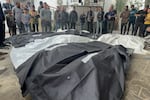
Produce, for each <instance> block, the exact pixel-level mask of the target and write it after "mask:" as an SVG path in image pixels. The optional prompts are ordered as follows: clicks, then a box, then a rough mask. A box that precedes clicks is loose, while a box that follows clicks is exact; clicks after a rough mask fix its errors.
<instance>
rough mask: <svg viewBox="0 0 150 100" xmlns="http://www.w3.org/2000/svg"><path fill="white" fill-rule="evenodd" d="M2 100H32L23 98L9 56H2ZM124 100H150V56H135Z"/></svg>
mask: <svg viewBox="0 0 150 100" xmlns="http://www.w3.org/2000/svg"><path fill="white" fill-rule="evenodd" d="M0 52H7V53H9V50H8V49H7V50H1V49H0ZM0 100H31V99H30V97H26V99H24V98H23V97H22V95H21V90H20V85H19V82H18V79H17V77H16V75H15V72H14V70H13V65H12V64H11V61H10V58H9V55H8V54H6V55H0ZM123 100H150V55H133V57H132V60H131V66H130V69H129V72H128V74H127V78H126V91H125V95H124V99H123Z"/></svg>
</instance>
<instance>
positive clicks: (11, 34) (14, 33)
mask: <svg viewBox="0 0 150 100" xmlns="http://www.w3.org/2000/svg"><path fill="white" fill-rule="evenodd" d="M9 34H10V36H13V35H16V26H12V27H9Z"/></svg>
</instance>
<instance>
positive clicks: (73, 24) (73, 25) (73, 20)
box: [70, 7, 78, 29]
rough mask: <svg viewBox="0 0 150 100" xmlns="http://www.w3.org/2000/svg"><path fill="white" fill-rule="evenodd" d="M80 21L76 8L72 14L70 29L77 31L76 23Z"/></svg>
mask: <svg viewBox="0 0 150 100" xmlns="http://www.w3.org/2000/svg"><path fill="white" fill-rule="evenodd" d="M77 21H78V13H77V12H76V9H75V7H73V11H71V13H70V24H71V26H70V28H71V29H76V23H77Z"/></svg>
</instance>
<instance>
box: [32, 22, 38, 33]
mask: <svg viewBox="0 0 150 100" xmlns="http://www.w3.org/2000/svg"><path fill="white" fill-rule="evenodd" d="M32 27H33V32H38V31H39V24H38V23H37V24H33V25H32Z"/></svg>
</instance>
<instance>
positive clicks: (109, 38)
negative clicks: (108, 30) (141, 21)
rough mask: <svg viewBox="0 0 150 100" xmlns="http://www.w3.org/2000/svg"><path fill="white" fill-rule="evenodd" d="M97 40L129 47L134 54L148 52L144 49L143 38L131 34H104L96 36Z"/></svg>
mask: <svg viewBox="0 0 150 100" xmlns="http://www.w3.org/2000/svg"><path fill="white" fill-rule="evenodd" d="M98 41H101V42H104V43H108V44H111V45H122V46H124V47H126V48H131V49H133V50H134V53H136V54H148V53H150V52H148V51H146V50H144V46H145V45H144V42H145V39H144V38H140V37H137V36H131V35H120V34H105V35H102V36H101V37H100V38H98Z"/></svg>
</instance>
